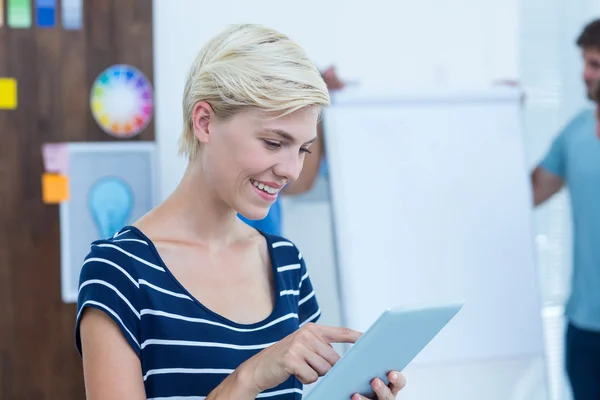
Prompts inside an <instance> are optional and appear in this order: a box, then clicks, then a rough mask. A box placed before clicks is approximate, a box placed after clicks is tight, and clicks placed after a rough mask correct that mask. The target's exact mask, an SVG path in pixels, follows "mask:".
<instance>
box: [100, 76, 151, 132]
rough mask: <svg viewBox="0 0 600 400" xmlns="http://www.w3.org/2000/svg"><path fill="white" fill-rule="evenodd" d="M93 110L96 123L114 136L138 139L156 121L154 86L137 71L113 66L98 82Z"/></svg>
mask: <svg viewBox="0 0 600 400" xmlns="http://www.w3.org/2000/svg"><path fill="white" fill-rule="evenodd" d="M90 108H91V110H92V115H93V117H94V120H95V121H96V123H97V124H98V125H99V126H100V128H102V130H103V131H104V132H106V133H107V134H109V135H110V136H113V137H115V138H119V139H127V138H131V137H134V136H137V135H139V134H140V133H142V132H143V131H144V129H146V127H147V126H148V124H149V123H150V120H151V119H152V113H153V109H154V100H153V91H152V85H151V84H150V81H149V80H148V78H146V76H145V75H144V74H143V73H142V72H141V71H140V70H138V69H137V68H135V67H132V66H131V65H125V64H119V65H113V66H111V67H109V68H107V69H106V70H104V71H103V72H102V73H100V75H98V77H97V78H96V80H95V81H94V84H93V85H92V89H91V91H90Z"/></svg>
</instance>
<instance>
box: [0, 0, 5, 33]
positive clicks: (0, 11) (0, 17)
mask: <svg viewBox="0 0 600 400" xmlns="http://www.w3.org/2000/svg"><path fill="white" fill-rule="evenodd" d="M2 25H4V0H0V28H2Z"/></svg>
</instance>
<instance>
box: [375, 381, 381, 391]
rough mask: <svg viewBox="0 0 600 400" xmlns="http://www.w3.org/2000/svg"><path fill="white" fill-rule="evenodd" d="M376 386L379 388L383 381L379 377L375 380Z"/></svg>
mask: <svg viewBox="0 0 600 400" xmlns="http://www.w3.org/2000/svg"><path fill="white" fill-rule="evenodd" d="M375 387H376V388H377V389H379V388H380V387H381V381H380V380H379V379H376V380H375Z"/></svg>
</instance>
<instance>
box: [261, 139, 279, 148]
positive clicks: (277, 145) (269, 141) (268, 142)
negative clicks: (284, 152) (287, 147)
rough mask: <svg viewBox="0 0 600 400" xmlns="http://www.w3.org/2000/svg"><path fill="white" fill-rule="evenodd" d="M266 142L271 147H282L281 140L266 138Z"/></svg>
mask: <svg viewBox="0 0 600 400" xmlns="http://www.w3.org/2000/svg"><path fill="white" fill-rule="evenodd" d="M264 142H265V144H266V145H267V147H269V148H271V149H278V148H280V147H281V143H279V142H274V141H272V140H264Z"/></svg>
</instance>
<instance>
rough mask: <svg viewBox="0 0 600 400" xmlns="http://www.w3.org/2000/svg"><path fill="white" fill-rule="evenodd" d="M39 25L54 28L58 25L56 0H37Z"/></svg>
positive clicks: (36, 9)
mask: <svg viewBox="0 0 600 400" xmlns="http://www.w3.org/2000/svg"><path fill="white" fill-rule="evenodd" d="M35 15H36V16H37V26H39V27H40V28H54V26H55V25H56V0H35Z"/></svg>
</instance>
